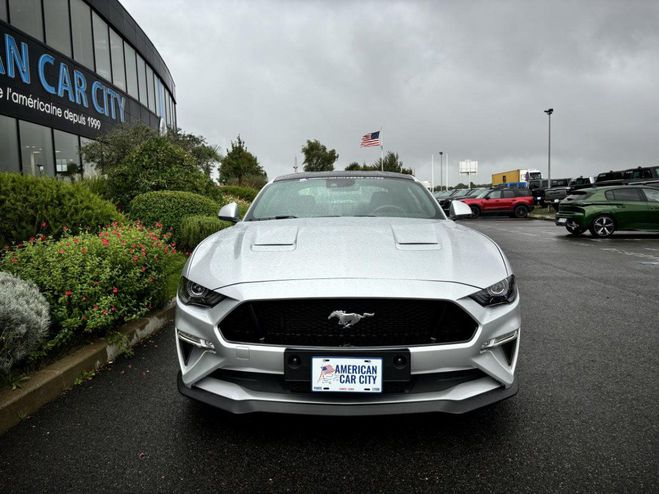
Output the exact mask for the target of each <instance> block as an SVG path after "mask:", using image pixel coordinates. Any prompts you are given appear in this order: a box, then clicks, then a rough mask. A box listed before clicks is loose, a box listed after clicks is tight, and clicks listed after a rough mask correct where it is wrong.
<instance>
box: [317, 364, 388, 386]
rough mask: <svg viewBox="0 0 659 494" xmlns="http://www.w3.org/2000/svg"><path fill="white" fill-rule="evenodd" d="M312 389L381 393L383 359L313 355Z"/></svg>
mask: <svg viewBox="0 0 659 494" xmlns="http://www.w3.org/2000/svg"><path fill="white" fill-rule="evenodd" d="M311 390H312V391H317V392H326V391H334V392H343V393H381V392H382V359H381V358H358V357H349V358H348V357H313V358H312V359H311Z"/></svg>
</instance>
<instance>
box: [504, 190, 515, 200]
mask: <svg viewBox="0 0 659 494" xmlns="http://www.w3.org/2000/svg"><path fill="white" fill-rule="evenodd" d="M511 197H515V193H514V192H513V191H512V190H504V191H503V198H504V199H510V198H511Z"/></svg>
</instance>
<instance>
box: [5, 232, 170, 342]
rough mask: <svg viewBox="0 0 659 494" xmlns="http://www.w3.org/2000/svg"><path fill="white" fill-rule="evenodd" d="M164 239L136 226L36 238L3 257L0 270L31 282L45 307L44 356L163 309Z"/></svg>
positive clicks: (166, 250) (167, 251) (167, 249)
mask: <svg viewBox="0 0 659 494" xmlns="http://www.w3.org/2000/svg"><path fill="white" fill-rule="evenodd" d="M168 237H169V234H165V235H163V234H161V232H160V231H158V230H149V229H147V228H145V227H143V226H142V225H140V224H137V225H135V226H133V225H131V226H121V225H118V224H114V225H112V226H110V227H108V228H105V229H103V230H102V231H101V232H100V233H98V234H92V233H83V234H80V235H77V236H65V237H64V238H62V239H60V240H53V239H43V238H42V237H39V238H37V239H35V240H32V241H29V242H27V243H26V244H25V245H23V246H22V247H18V246H14V247H12V248H11V249H9V250H8V251H7V252H5V255H4V256H3V258H2V259H0V270H2V271H6V272H9V273H12V274H14V275H16V276H18V277H20V278H21V279H24V280H29V281H32V282H33V283H34V284H36V285H37V286H38V287H39V289H40V291H41V293H42V294H43V295H44V296H45V298H46V300H47V301H48V303H49V304H50V309H51V318H52V321H53V327H52V329H51V334H50V336H49V339H48V340H47V342H46V343H45V344H44V346H43V349H42V352H43V353H44V354H45V353H48V352H49V351H51V350H55V349H59V348H61V347H64V346H67V345H68V344H70V343H72V342H77V340H78V339H79V336H81V335H83V334H94V335H103V334H105V333H106V332H107V331H108V330H109V329H111V328H113V327H115V326H117V325H119V324H121V323H122V322H124V321H127V320H130V319H135V318H138V317H141V316H142V315H144V314H145V313H146V312H148V311H149V310H150V309H152V308H153V307H156V306H158V305H160V304H161V303H163V302H164V300H163V287H164V285H165V283H166V277H167V275H168V270H169V269H170V265H171V263H170V262H169V261H170V258H171V257H173V256H176V255H177V254H176V252H175V249H174V248H172V247H171V245H169V244H168V242H167V240H168Z"/></svg>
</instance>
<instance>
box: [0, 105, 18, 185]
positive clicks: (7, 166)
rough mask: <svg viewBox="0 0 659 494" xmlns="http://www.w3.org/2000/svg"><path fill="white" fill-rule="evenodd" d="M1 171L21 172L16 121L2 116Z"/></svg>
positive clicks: (0, 129) (0, 124)
mask: <svg viewBox="0 0 659 494" xmlns="http://www.w3.org/2000/svg"><path fill="white" fill-rule="evenodd" d="M0 171H3V172H19V171H21V167H20V165H19V159H18V136H17V135H16V119H13V118H9V117H5V116H3V115H0Z"/></svg>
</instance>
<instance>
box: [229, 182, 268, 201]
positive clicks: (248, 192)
mask: <svg viewBox="0 0 659 494" xmlns="http://www.w3.org/2000/svg"><path fill="white" fill-rule="evenodd" d="M220 190H221V191H222V193H223V194H229V195H232V196H234V197H237V198H239V199H243V200H245V201H248V202H252V201H253V200H254V198H255V197H256V194H258V193H259V191H258V190H256V189H252V188H251V187H241V186H240V185H223V186H222V187H220ZM229 202H231V201H229Z"/></svg>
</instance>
